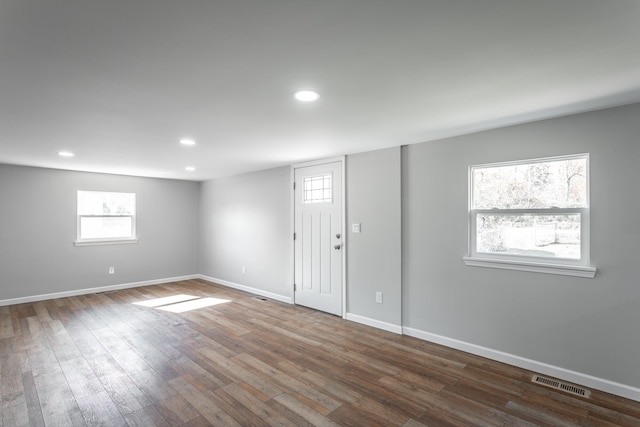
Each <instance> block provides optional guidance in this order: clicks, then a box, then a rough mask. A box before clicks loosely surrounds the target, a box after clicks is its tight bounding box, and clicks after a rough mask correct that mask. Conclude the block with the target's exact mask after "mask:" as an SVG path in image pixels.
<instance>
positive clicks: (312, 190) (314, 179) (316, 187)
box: [303, 174, 333, 203]
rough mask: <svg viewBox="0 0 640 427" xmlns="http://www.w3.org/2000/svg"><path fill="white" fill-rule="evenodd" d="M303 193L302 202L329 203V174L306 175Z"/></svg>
mask: <svg viewBox="0 0 640 427" xmlns="http://www.w3.org/2000/svg"><path fill="white" fill-rule="evenodd" d="M303 193H304V198H303V202H304V203H331V201H332V194H333V192H332V188H331V174H326V175H318V176H309V177H306V178H305V179H304V189H303Z"/></svg>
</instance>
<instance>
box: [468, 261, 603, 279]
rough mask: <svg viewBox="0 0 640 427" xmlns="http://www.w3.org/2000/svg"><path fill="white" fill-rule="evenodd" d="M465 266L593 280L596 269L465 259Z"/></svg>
mask: <svg viewBox="0 0 640 427" xmlns="http://www.w3.org/2000/svg"><path fill="white" fill-rule="evenodd" d="M462 260H463V261H464V263H465V265H468V266H472V267H487V268H500V269H503V270H518V271H529V272H533V273H546V274H559V275H562V276H575V277H586V278H589V279H593V278H594V277H595V275H596V269H595V267H585V266H581V265H566V264H545V263H540V262H530V261H515V260H503V259H492V258H477V257H468V256H466V257H463V258H462Z"/></svg>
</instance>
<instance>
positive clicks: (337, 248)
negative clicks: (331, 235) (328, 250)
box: [333, 245, 342, 251]
mask: <svg viewBox="0 0 640 427" xmlns="http://www.w3.org/2000/svg"><path fill="white" fill-rule="evenodd" d="M341 247H342V245H335V246H334V247H333V249H335V250H336V251H339V250H340V248H341Z"/></svg>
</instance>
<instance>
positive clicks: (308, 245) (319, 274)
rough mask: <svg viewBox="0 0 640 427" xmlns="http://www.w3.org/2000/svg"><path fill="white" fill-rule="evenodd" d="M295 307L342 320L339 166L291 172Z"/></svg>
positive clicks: (333, 165) (308, 167) (340, 176)
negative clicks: (293, 195) (293, 197)
mask: <svg viewBox="0 0 640 427" xmlns="http://www.w3.org/2000/svg"><path fill="white" fill-rule="evenodd" d="M294 180H295V208H294V210H295V215H294V222H295V224H294V226H295V290H294V301H295V303H296V304H300V305H304V306H307V307H311V308H314V309H317V310H321V311H326V312H328V313H331V314H335V315H338V316H342V250H343V247H342V246H343V244H342V241H343V240H344V236H343V234H344V233H343V231H342V163H341V162H333V163H326V164H321V165H315V166H305V167H299V168H295V173H294Z"/></svg>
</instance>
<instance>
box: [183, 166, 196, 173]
mask: <svg viewBox="0 0 640 427" xmlns="http://www.w3.org/2000/svg"><path fill="white" fill-rule="evenodd" d="M184 170H186V171H187V172H193V171H195V170H196V168H194V167H193V166H187V167H186V168H184Z"/></svg>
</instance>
